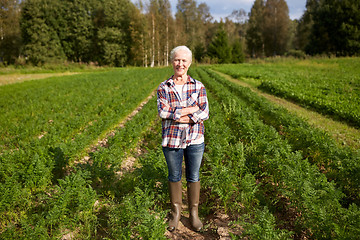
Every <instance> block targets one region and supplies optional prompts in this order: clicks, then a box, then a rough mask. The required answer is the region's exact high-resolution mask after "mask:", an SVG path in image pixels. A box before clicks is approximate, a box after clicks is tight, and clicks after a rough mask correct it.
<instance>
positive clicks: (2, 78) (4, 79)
mask: <svg viewBox="0 0 360 240" xmlns="http://www.w3.org/2000/svg"><path fill="white" fill-rule="evenodd" d="M74 74H78V73H77V72H63V73H34V74H33V73H30V74H6V75H0V86H2V85H6V84H13V83H19V82H24V81H30V80H36V79H43V78H49V77H58V76H68V75H74Z"/></svg>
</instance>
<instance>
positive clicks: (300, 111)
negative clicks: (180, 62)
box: [212, 70, 360, 149]
mask: <svg viewBox="0 0 360 240" xmlns="http://www.w3.org/2000/svg"><path fill="white" fill-rule="evenodd" d="M212 71H214V70H212ZM214 72H216V73H217V74H219V75H220V76H223V77H224V78H226V79H228V80H229V81H231V82H233V83H236V84H239V85H241V86H243V87H248V88H250V89H251V90H252V91H253V92H255V93H257V94H258V95H260V96H263V97H265V98H266V99H268V100H269V101H271V102H273V103H275V104H276V105H278V106H281V107H284V108H286V109H287V110H289V111H290V112H292V113H295V114H296V115H298V116H300V117H302V118H304V119H306V120H307V121H308V122H309V123H310V124H311V125H312V126H315V127H317V128H320V129H322V130H324V131H326V132H327V133H329V134H330V135H331V136H333V138H334V139H335V140H336V141H337V142H338V144H339V145H346V146H350V147H352V148H353V149H359V148H360V137H359V136H360V130H359V129H356V128H353V127H351V126H349V125H347V124H344V123H341V122H338V121H334V120H332V119H330V118H327V117H325V116H324V115H322V114H319V113H317V112H314V111H310V110H308V109H305V108H303V107H301V106H299V105H297V104H295V103H292V102H289V101H287V100H285V99H283V98H279V97H276V96H274V95H271V94H267V93H264V92H262V91H260V90H259V89H257V88H255V87H254V86H252V85H250V84H248V83H246V82H244V81H241V80H239V79H235V78H232V77H231V76H229V75H227V74H224V73H221V72H218V71H214Z"/></svg>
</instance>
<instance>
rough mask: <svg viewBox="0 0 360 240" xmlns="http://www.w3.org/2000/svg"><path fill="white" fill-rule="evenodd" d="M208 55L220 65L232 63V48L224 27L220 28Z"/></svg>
mask: <svg viewBox="0 0 360 240" xmlns="http://www.w3.org/2000/svg"><path fill="white" fill-rule="evenodd" d="M208 54H209V56H210V57H211V58H212V59H214V60H215V61H217V62H218V63H230V62H231V61H232V57H231V47H230V46H229V41H228V37H227V34H226V32H225V30H224V29H223V27H222V26H220V28H219V29H218V32H217V33H216V35H215V36H214V38H213V40H212V42H211V43H210V45H209V47H208Z"/></svg>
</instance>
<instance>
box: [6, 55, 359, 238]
mask: <svg viewBox="0 0 360 240" xmlns="http://www.w3.org/2000/svg"><path fill="white" fill-rule="evenodd" d="M359 66H360V59H357V58H343V59H316V60H302V61H300V60H291V61H286V62H285V61H282V60H278V61H274V62H265V63H264V62H262V63H249V64H242V65H212V66H192V67H191V69H190V72H189V74H190V75H191V76H192V77H194V78H196V79H198V80H200V81H202V82H203V83H204V85H205V87H206V89H207V94H208V97H209V102H210V119H209V120H207V121H206V122H205V128H206V133H205V134H206V135H205V139H206V152H205V155H204V161H203V165H202V167H201V182H202V192H201V205H200V217H201V219H202V220H203V222H204V224H205V228H204V231H202V232H200V233H194V232H192V231H190V230H189V229H188V220H187V216H188V213H187V209H185V210H184V218H183V219H182V223H181V228H180V229H179V231H178V232H177V233H174V234H170V233H169V232H167V231H166V221H165V219H166V216H167V213H168V211H169V196H168V189H167V167H166V163H165V160H164V157H163V154H162V150H161V146H160V143H161V126H160V122H161V120H160V119H159V118H158V117H157V109H156V96H155V95H154V91H155V90H156V88H157V86H158V85H159V83H160V82H161V81H163V80H165V79H166V78H167V77H169V76H170V75H171V73H172V72H171V69H170V68H152V69H149V68H122V69H109V70H108V71H106V70H101V71H96V72H83V73H78V74H76V75H70V76H62V77H50V78H45V79H39V80H33V81H26V82H19V83H14V84H7V85H3V86H0V106H1V108H0V124H1V128H0V136H1V139H0V151H1V153H0V234H1V238H2V239H35V238H39V239H167V238H180V239H219V238H220V237H231V238H232V239H356V238H357V236H359V235H360V209H359V206H360V194H359V190H360V186H359V182H360V152H359V150H358V148H356V147H353V146H348V145H341V144H339V143H338V140H337V139H334V138H333V137H332V134H331V133H329V132H326V131H324V130H321V129H320V128H317V127H315V126H314V125H311V124H309V122H308V121H307V120H305V119H304V118H302V117H299V116H298V115H296V114H294V113H292V112H291V111H289V110H287V109H286V108H285V107H281V106H279V105H276V104H274V103H273V102H271V101H269V100H268V99H267V98H265V97H263V96H262V95H260V94H258V92H256V91H253V90H251V89H250V88H249V87H244V86H243V85H242V84H237V83H236V81H241V82H244V83H247V84H248V85H249V86H251V87H252V88H254V89H257V91H264V92H266V93H270V94H273V95H277V96H280V97H283V98H284V99H288V100H291V101H293V102H295V103H297V104H298V105H300V106H303V107H304V108H305V110H306V111H310V110H313V111H317V112H318V113H320V114H322V115H323V116H324V117H326V118H333V119H336V120H338V121H341V122H342V123H343V124H347V125H349V127H350V128H353V131H354V132H357V131H358V128H359V126H360V125H359V123H360V121H359V118H360V111H359V101H360V96H359V91H360V78H359V76H360V74H359V69H360V68H359ZM224 74H225V75H226V76H227V77H226V76H224ZM230 77H233V78H235V79H233V80H232V81H229V78H230ZM325 80H326V81H325ZM325 83H326V84H325ZM309 109H310V110H309ZM184 185H185V182H184ZM185 199H186V197H185V196H184V200H185Z"/></svg>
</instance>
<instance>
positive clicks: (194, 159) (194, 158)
mask: <svg viewBox="0 0 360 240" xmlns="http://www.w3.org/2000/svg"><path fill="white" fill-rule="evenodd" d="M204 150H205V143H201V144H194V145H190V146H188V147H186V148H185V149H182V148H169V147H163V152H164V155H165V159H166V163H167V166H168V170H169V177H168V179H169V181H170V182H178V181H180V180H181V175H182V161H183V158H184V159H185V173H186V181H187V182H198V181H200V175H199V171H200V165H201V160H202V157H203V154H204Z"/></svg>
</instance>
